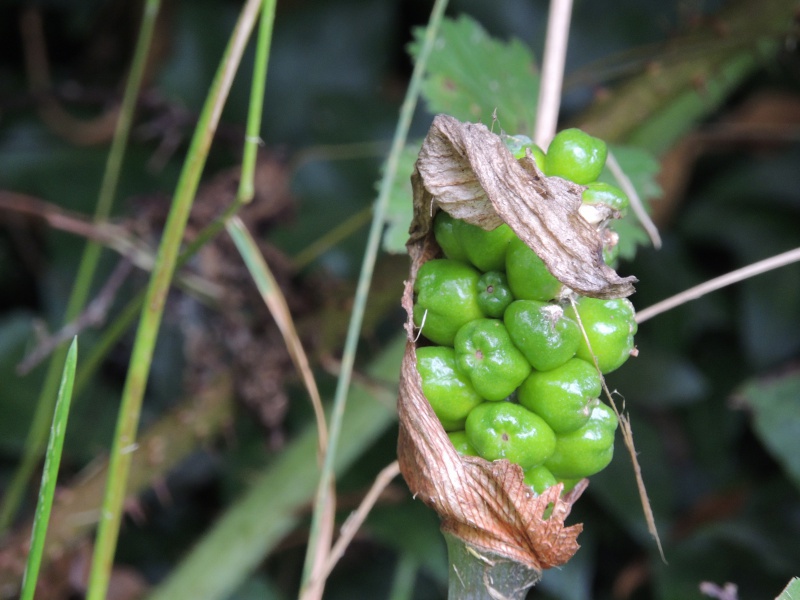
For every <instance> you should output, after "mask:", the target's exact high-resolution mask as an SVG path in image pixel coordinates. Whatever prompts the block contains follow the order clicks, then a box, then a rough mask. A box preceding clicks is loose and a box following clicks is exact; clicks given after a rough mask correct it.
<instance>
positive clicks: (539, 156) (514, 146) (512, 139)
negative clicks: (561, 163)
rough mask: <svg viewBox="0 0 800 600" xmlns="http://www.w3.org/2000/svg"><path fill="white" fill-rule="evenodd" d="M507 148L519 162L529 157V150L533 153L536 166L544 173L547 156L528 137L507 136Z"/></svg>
mask: <svg viewBox="0 0 800 600" xmlns="http://www.w3.org/2000/svg"><path fill="white" fill-rule="evenodd" d="M504 141H505V144H506V147H507V148H508V149H509V151H510V152H511V154H513V155H514V158H516V159H517V160H519V159H520V158H523V157H525V156H527V154H528V150H530V151H531V157H532V158H533V160H534V162H535V163H536V166H537V167H538V168H539V170H540V171H544V161H545V154H544V150H542V149H541V148H540V147H539V146H537V145H536V144H534V143H533V140H531V138H529V137H528V136H527V135H511V136H507V137H506V138H505V139H504Z"/></svg>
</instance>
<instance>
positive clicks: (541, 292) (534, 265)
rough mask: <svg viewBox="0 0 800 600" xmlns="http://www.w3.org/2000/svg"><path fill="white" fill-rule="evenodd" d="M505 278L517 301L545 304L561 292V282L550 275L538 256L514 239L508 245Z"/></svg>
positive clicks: (523, 243)
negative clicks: (536, 301)
mask: <svg viewBox="0 0 800 600" xmlns="http://www.w3.org/2000/svg"><path fill="white" fill-rule="evenodd" d="M506 278H507V279H508V285H509V287H510V288H511V293H512V294H514V297H515V298H517V299H518V300H539V301H542V302H546V301H548V300H551V299H553V298H555V297H556V296H557V295H558V293H559V292H560V291H561V282H560V281H559V280H558V279H556V278H555V277H553V276H552V275H551V274H550V271H548V270H547V267H546V266H545V264H544V262H542V259H541V258H539V255H538V254H536V252H534V251H533V250H531V249H530V248H529V247H528V246H527V245H526V244H525V242H523V241H522V240H521V239H519V238H516V237H515V238H514V239H513V240H511V243H509V245H508V253H507V254H506Z"/></svg>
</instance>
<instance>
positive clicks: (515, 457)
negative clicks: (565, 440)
mask: <svg viewBox="0 0 800 600" xmlns="http://www.w3.org/2000/svg"><path fill="white" fill-rule="evenodd" d="M465 430H466V432H467V438H469V441H470V442H471V443H472V446H473V447H474V448H475V450H477V451H478V454H479V455H480V456H482V457H483V458H485V459H486V460H499V459H501V458H505V459H508V460H510V461H511V462H513V463H516V464H518V465H519V466H521V467H522V468H523V469H530V468H531V467H534V466H536V465H540V464H542V463H543V462H544V461H545V460H547V458H548V457H549V456H550V455H551V454H552V453H553V449H554V448H555V443H556V435H555V434H554V433H553V430H552V429H550V427H548V425H547V423H545V422H544V421H543V420H542V419H541V418H540V417H538V416H537V415H535V414H533V413H532V412H531V411H529V410H528V409H526V408H525V407H523V406H520V405H519V404H512V403H511V402H484V403H483V404H481V405H480V406H478V407H476V408H474V409H473V410H472V412H471V413H469V416H468V417H467V424H466V426H465Z"/></svg>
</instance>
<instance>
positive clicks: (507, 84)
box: [409, 15, 539, 135]
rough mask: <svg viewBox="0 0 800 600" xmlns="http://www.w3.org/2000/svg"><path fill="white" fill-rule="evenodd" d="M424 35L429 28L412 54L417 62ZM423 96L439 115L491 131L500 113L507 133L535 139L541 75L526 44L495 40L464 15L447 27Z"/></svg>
mask: <svg viewBox="0 0 800 600" xmlns="http://www.w3.org/2000/svg"><path fill="white" fill-rule="evenodd" d="M424 34H425V29H424V28H418V29H416V30H415V32H414V36H415V41H414V42H413V43H412V44H411V45H410V48H409V49H410V52H411V55H412V56H413V57H414V58H415V59H416V57H417V55H418V53H419V49H420V48H421V46H422V38H423V36H424ZM422 94H423V96H424V97H425V100H426V101H427V103H428V109H429V110H430V111H431V112H432V113H434V114H436V113H447V114H449V115H452V116H453V117H455V118H457V119H460V120H462V121H470V122H481V123H484V124H485V125H487V126H489V127H491V126H492V125H493V124H494V123H493V121H494V117H493V115H494V114H495V111H496V115H497V123H498V124H499V128H500V129H501V130H502V131H505V132H506V133H510V134H517V133H522V134H527V135H531V134H532V133H533V128H534V124H535V120H536V101H537V99H538V97H539V73H538V69H537V67H536V63H535V62H534V57H533V53H532V52H531V50H530V48H528V47H527V46H526V45H525V44H523V43H522V42H520V41H519V40H511V41H509V42H507V43H504V42H500V41H497V40H494V39H492V38H491V37H490V36H489V35H488V34H487V33H486V31H485V30H484V29H483V28H482V27H481V26H480V25H479V24H478V23H477V22H476V21H473V20H472V19H471V18H469V17H467V16H465V15H461V16H460V17H459V18H458V19H455V20H453V19H447V20H445V21H444V22H443V23H442V29H441V33H440V34H439V37H438V39H437V40H436V45H435V47H434V49H433V52H432V53H431V56H430V60H429V63H428V75H427V77H426V78H425V81H424V82H423V84H422Z"/></svg>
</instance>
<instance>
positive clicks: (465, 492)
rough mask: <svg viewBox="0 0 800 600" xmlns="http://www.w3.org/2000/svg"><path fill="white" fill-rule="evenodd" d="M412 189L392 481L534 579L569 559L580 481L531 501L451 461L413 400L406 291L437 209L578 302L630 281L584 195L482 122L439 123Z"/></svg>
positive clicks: (479, 466) (525, 491)
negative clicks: (584, 205) (509, 233)
mask: <svg viewBox="0 0 800 600" xmlns="http://www.w3.org/2000/svg"><path fill="white" fill-rule="evenodd" d="M411 182H412V189H413V193H414V218H413V221H412V224H411V228H410V239H409V242H408V251H409V255H410V257H411V270H410V276H409V279H408V281H406V284H405V290H404V294H403V300H402V301H403V307H404V308H405V309H406V312H407V315H408V319H407V322H406V330H407V333H408V343H407V346H406V352H405V356H404V359H403V365H402V370H401V376H400V396H399V401H398V413H399V419H400V433H399V440H398V458H399V463H400V469H401V472H402V473H403V476H404V477H405V479H406V482H407V483H408V485H409V487H410V489H411V491H412V493H413V494H414V495H415V497H418V498H420V499H422V500H423V501H424V502H425V503H426V504H428V505H429V506H431V507H432V508H433V509H434V510H436V512H437V513H438V514H439V516H440V518H441V520H442V529H443V530H444V531H446V532H448V533H451V534H453V535H455V536H457V537H459V538H461V539H462V540H464V541H465V542H467V543H468V544H470V545H471V546H473V547H475V548H477V549H482V550H484V551H487V552H490V553H493V554H496V555H500V556H504V557H507V558H509V559H511V560H513V561H515V562H518V563H521V564H524V565H527V566H529V567H530V568H532V569H536V570H540V571H541V570H543V569H547V568H550V567H554V566H558V565H562V564H564V563H566V562H567V561H568V560H569V559H570V558H571V557H572V556H573V555H574V554H575V552H576V551H577V549H578V543H577V536H578V534H579V533H580V531H581V530H582V527H583V526H582V525H581V524H576V525H571V526H566V525H565V522H564V521H565V519H566V517H567V516H568V515H569V512H570V510H571V508H572V504H573V503H574V502H575V501H576V500H577V498H578V497H579V496H580V494H581V493H582V492H583V490H584V489H585V487H586V485H587V483H586V481H585V480H584V481H583V482H581V483H580V484H579V485H578V486H576V487H575V489H573V490H572V491H571V492H570V493H569V494H566V495H564V497H561V496H560V494H561V490H562V486H561V484H559V485H557V486H554V487H552V488H549V489H548V490H546V491H545V492H544V493H543V494H541V495H539V496H536V495H535V494H534V493H533V492H532V491H531V489H530V488H529V487H528V486H527V485H525V483H524V482H523V472H522V469H521V468H520V467H519V466H518V465H514V464H511V463H510V462H508V461H505V460H502V461H495V462H488V461H486V460H484V459H482V458H478V457H465V456H461V455H459V454H458V453H457V452H456V450H455V448H453V445H452V444H451V443H450V440H449V438H448V437H447V434H446V433H445V431H444V429H443V428H442V426H441V424H440V423H439V421H438V419H437V417H436V415H435V414H434V412H433V409H432V408H431V406H430V404H429V403H428V401H427V399H426V398H425V395H424V394H423V392H422V381H421V379H420V375H419V373H418V371H417V358H416V348H417V344H418V342H417V338H418V335H417V332H416V330H415V328H414V322H413V316H412V311H413V302H414V297H413V294H414V290H413V288H414V281H415V279H416V277H417V271H418V270H419V268H420V266H421V265H422V264H424V263H425V262H426V261H427V260H430V259H432V258H436V257H437V256H439V254H440V249H439V247H438V245H437V244H436V241H435V239H434V236H433V218H434V216H435V213H436V211H437V210H445V211H447V212H448V213H450V214H451V215H452V216H453V217H455V218H458V219H462V220H464V221H467V222H469V223H472V224H473V225H478V226H480V227H482V228H484V229H493V228H495V227H497V226H499V225H500V224H501V223H504V222H505V223H507V224H508V225H509V226H510V227H511V229H512V230H514V232H515V233H516V234H517V236H519V237H520V238H521V239H522V240H523V241H525V242H526V243H527V244H528V245H529V246H530V247H531V248H532V249H533V250H534V251H536V253H537V254H538V255H539V256H540V257H541V258H542V260H543V261H544V263H545V264H546V265H547V267H548V269H549V270H550V272H551V273H552V274H553V275H554V276H555V277H556V278H558V279H559V280H560V281H561V282H562V283H563V284H565V285H566V286H567V287H569V288H570V289H572V290H575V291H576V292H578V293H580V294H582V295H585V296H592V297H597V298H615V297H624V296H628V295H630V294H632V293H633V291H634V288H633V283H634V282H635V281H636V280H635V278H633V277H627V278H622V277H620V276H619V275H617V273H616V272H615V271H614V270H613V269H611V268H610V267H608V266H607V265H606V264H605V263H604V262H603V257H602V239H601V238H600V235H599V234H598V232H597V231H596V229H595V228H594V227H592V226H591V225H590V224H589V223H587V222H586V220H585V219H584V218H583V217H582V216H581V215H580V214H579V212H578V209H579V208H580V205H581V191H582V189H583V188H582V187H581V186H578V185H575V184H573V183H571V182H568V181H566V180H563V179H560V178H557V177H549V178H548V177H545V176H544V175H543V174H542V173H541V172H540V171H538V169H537V168H536V165H535V163H534V161H533V160H532V159H530V158H529V157H528V158H525V159H522V160H519V161H517V160H516V159H514V157H513V155H512V154H511V153H510V152H509V151H508V150H507V149H506V147H505V145H504V143H503V141H502V139H501V138H500V136H498V135H496V134H494V133H492V132H491V131H489V129H488V128H487V127H486V126H484V125H482V124H473V123H462V122H460V121H458V120H457V119H454V118H452V117H449V116H446V115H439V116H437V117H436V118H435V119H434V121H433V124H432V126H431V128H430V131H429V132H428V135H427V137H426V138H425V141H424V143H423V145H422V149H421V151H420V154H419V158H418V160H417V163H416V166H415V169H414V173H413V175H412V181H411ZM549 507H550V508H551V512H550V514H549V516H548V517H547V518H544V514H545V511H546V510H547V509H548V508H549Z"/></svg>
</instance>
